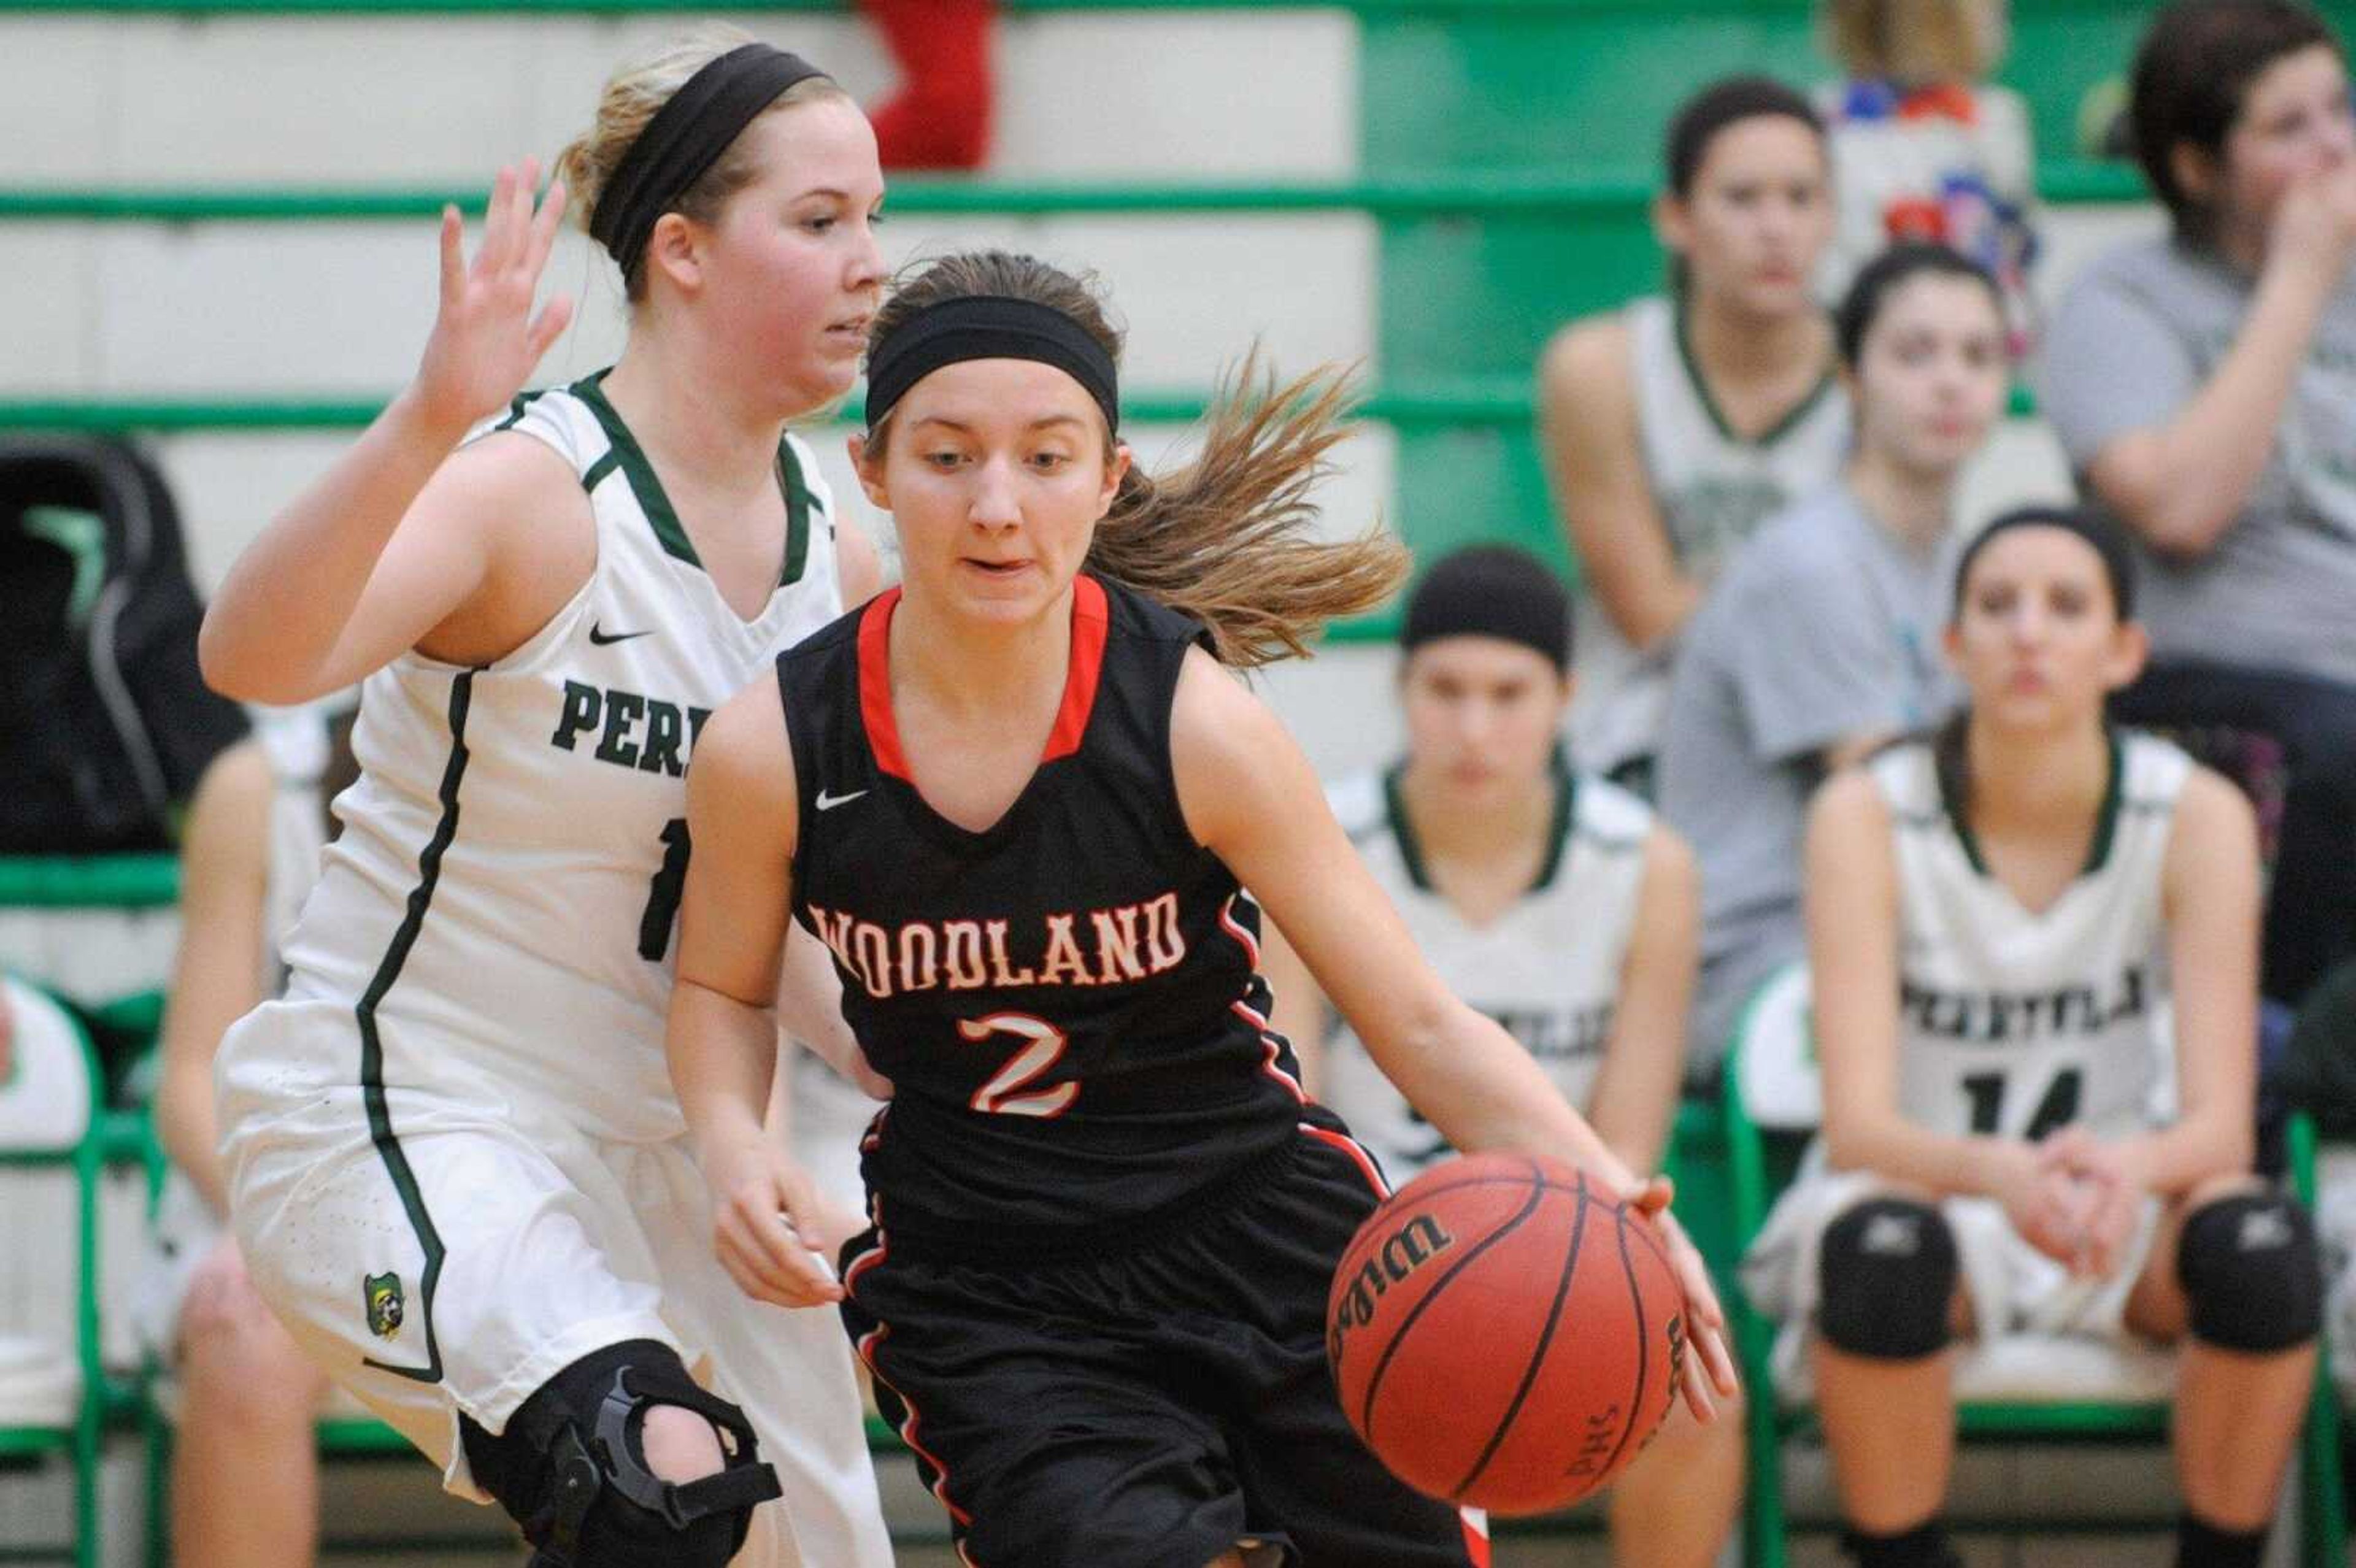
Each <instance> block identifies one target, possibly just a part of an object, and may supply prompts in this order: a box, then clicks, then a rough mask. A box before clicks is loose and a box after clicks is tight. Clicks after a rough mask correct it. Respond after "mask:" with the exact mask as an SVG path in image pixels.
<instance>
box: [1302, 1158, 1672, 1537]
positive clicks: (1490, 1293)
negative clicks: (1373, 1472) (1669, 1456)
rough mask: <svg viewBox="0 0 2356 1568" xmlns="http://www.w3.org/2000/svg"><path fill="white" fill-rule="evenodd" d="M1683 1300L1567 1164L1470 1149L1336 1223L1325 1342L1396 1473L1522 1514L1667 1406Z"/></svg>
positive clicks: (1612, 1465) (1370, 1439)
mask: <svg viewBox="0 0 2356 1568" xmlns="http://www.w3.org/2000/svg"><path fill="white" fill-rule="evenodd" d="M1685 1305H1686V1304H1685V1293H1684V1291H1683V1290H1682V1289H1681V1288H1680V1287H1679V1286H1678V1284H1677V1280H1676V1274H1675V1273H1674V1272H1673V1271H1672V1270H1671V1268H1670V1266H1669V1261H1668V1252H1667V1248H1666V1247H1665V1244H1664V1243H1663V1242H1662V1240H1661V1237H1660V1235H1659V1233H1658V1232H1656V1231H1655V1229H1654V1228H1653V1225H1652V1223H1651V1221H1648V1220H1646V1219H1645V1218H1644V1217H1643V1216H1642V1215H1640V1214H1638V1213H1636V1212H1634V1211H1631V1210H1629V1209H1628V1208H1626V1207H1625V1206H1623V1205H1622V1204H1621V1203H1620V1202H1619V1201H1618V1200H1615V1199H1612V1198H1611V1197H1609V1196H1607V1195H1606V1194H1604V1193H1603V1192H1602V1191H1601V1190H1599V1189H1596V1188H1594V1187H1592V1186H1590V1184H1589V1183H1588V1181H1587V1179H1586V1178H1585V1177H1584V1176H1583V1175H1581V1174H1580V1172H1579V1171H1578V1170H1577V1169H1576V1168H1573V1167H1571V1166H1569V1165H1568V1164H1565V1163H1563V1162H1562V1161H1559V1160H1553V1159H1546V1158H1542V1157H1534V1156H1530V1155H1520V1154H1483V1155H1471V1156H1467V1157H1463V1158H1461V1159H1454V1160H1451V1161H1449V1162H1448V1163H1446V1164H1445V1165H1441V1166H1439V1167H1437V1168H1433V1169H1431V1170H1429V1171H1427V1172H1425V1173H1424V1174H1423V1175H1422V1176H1420V1177H1419V1178H1418V1179H1415V1180H1414V1181H1412V1182H1410V1183H1408V1185H1407V1186H1406V1187H1404V1188H1401V1189H1399V1190H1398V1192H1397V1193H1395V1194H1393V1195H1392V1196H1391V1197H1390V1199H1389V1200H1387V1201H1386V1202H1385V1203H1384V1204H1383V1206H1382V1207H1381V1208H1379V1209H1377V1210H1376V1211H1375V1212H1374V1214H1373V1216H1372V1217H1370V1218H1369V1219H1368V1220H1367V1221H1366V1222H1365V1225H1364V1226H1363V1227H1361V1228H1360V1230H1359V1232H1358V1233H1357V1234H1356V1235H1355V1237H1353V1238H1351V1242H1350V1245H1349V1248H1348V1249H1347V1250H1346V1251H1345V1252H1344V1253H1343V1254H1342V1261H1341V1264H1340V1265H1339V1266H1338V1267H1337V1268H1336V1270H1335V1271H1334V1275H1333V1294H1332V1296H1329V1297H1328V1299H1327V1301H1326V1307H1325V1349H1326V1355H1327V1357H1328V1359H1329V1360H1331V1361H1332V1363H1333V1383H1334V1387H1335V1390H1336V1392H1338V1393H1339V1394H1340V1396H1341V1400H1342V1408H1343V1410H1344V1413H1347V1415H1348V1416H1349V1419H1350V1424H1351V1425H1353V1426H1354V1427H1355V1428H1356V1429H1357V1432H1358V1435H1359V1436H1360V1437H1362V1438H1364V1439H1365V1443H1366V1445H1367V1446H1368V1447H1369V1448H1371V1449H1373V1450H1374V1452H1375V1454H1376V1456H1378V1457H1379V1458H1380V1459H1381V1460H1382V1461H1383V1463H1384V1464H1386V1465H1387V1466H1388V1467H1390V1468H1391V1470H1392V1471H1393V1473H1395V1474H1396V1475H1398V1477H1399V1478H1400V1479H1401V1480H1403V1481H1406V1482H1407V1483H1408V1485H1409V1486H1412V1487H1415V1488H1418V1489H1419V1490H1421V1491H1424V1492H1428V1493H1430V1494H1431V1495H1432V1496H1434V1497H1440V1498H1445V1499H1449V1500H1451V1501H1452V1502H1458V1503H1464V1504H1468V1505H1471V1506H1473V1507H1477V1508H1484V1509H1490V1510H1491V1511H1493V1512H1495V1513H1501V1514H1509V1513H1537V1512H1543V1511H1545V1510H1546V1509H1555V1508H1561V1507H1564V1506H1565V1505H1567V1504H1569V1503H1574V1502H1577V1501H1578V1500H1579V1499H1581V1498H1583V1497H1585V1496H1587V1495H1588V1494H1589V1493H1590V1492H1592V1491H1594V1490H1595V1489H1596V1488H1599V1487H1601V1486H1602V1485H1603V1484H1604V1483H1606V1482H1607V1481H1609V1480H1611V1479H1612V1477H1614V1476H1616V1475H1618V1474H1619V1473H1620V1470H1621V1468H1622V1467H1624V1466H1625V1465H1626V1464H1627V1463H1628V1461H1629V1460H1631V1459H1633V1458H1634V1457H1635V1456H1636V1453H1637V1451H1638V1450H1639V1449H1641V1448H1643V1447H1644V1444H1645V1442H1646V1440H1647V1439H1649V1438H1650V1437H1651V1436H1652V1435H1653V1431H1654V1429H1655V1427H1657V1426H1658V1425H1659V1424H1660V1423H1661V1418H1662V1417H1663V1416H1665V1415H1666V1414H1667V1413H1668V1410H1669V1405H1670V1403H1671V1402H1672V1401H1673V1400H1674V1399H1675V1398H1676V1392H1677V1386H1678V1381H1679V1379H1680V1378H1681V1376H1682V1375H1683V1372H1684V1364H1685Z"/></svg>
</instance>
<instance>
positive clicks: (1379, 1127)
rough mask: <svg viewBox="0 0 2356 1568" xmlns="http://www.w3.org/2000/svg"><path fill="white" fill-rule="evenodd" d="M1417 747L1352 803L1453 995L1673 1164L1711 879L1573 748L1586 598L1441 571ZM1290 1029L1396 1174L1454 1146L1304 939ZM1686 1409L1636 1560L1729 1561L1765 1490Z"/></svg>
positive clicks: (1612, 1143)
mask: <svg viewBox="0 0 2356 1568" xmlns="http://www.w3.org/2000/svg"><path fill="white" fill-rule="evenodd" d="M1399 643H1400V648H1401V651H1402V653H1403V655H1404V659H1403V662H1402V665H1401V667H1400V670H1399V681H1398V698H1399V706H1400V709H1402V711H1403V713H1404V716H1405V718H1406V720H1407V731H1408V745H1407V756H1406V757H1405V758H1404V759H1402V760H1401V761H1400V762H1399V763H1398V764H1397V765H1396V766H1394V767H1393V768H1391V769H1390V770H1388V771H1387V772H1385V773H1363V774H1360V775H1358V776H1356V777H1355V778H1351V779H1346V780H1344V781H1342V782H1341V783H1339V784H1336V785H1334V787H1333V789H1332V790H1331V791H1330V792H1329V795H1328V798H1329V800H1330V801H1331V803H1332V805H1333V813H1334V816H1336V817H1338V818H1339V819H1340V821H1341V823H1342V826H1343V827H1344V829H1346V830H1347V831H1348V833H1349V834H1350V837H1351V838H1352V839H1353V840H1354V841H1355V843H1356V845H1357V848H1358V854H1359V856H1360V858H1361V859H1364V860H1365V863H1366V868H1367V869H1369V870H1370V871H1372V872H1373V873H1374V875H1375V880H1376V883H1378V884H1379V885H1380V886H1381V888H1382V890H1383V891H1384V892H1385V893H1386V894H1387V895H1388V896H1389V898H1390V901H1391V902H1392V903H1393V904H1394V905H1396V906H1397V907H1398V912H1399V914H1400V916H1401V917H1402V918H1403V919H1404V920H1405V921H1406V922H1407V926H1408V932H1409V933H1412V934H1413V935H1414V937H1415V941H1416V946H1417V947H1418V948H1419V949H1420V950H1421V951H1422V953H1423V955H1424V956H1425V957H1427V958H1429V959H1430V961H1431V964H1432V966H1433V967H1434V968H1435V969H1437V970H1438V971H1439V972H1440V978H1441V979H1442V980H1443V981H1445V982H1446V983H1447V986H1448V988H1449V989H1450V990H1451V991H1453V992H1455V993H1456V994H1457V995H1458V996H1460V997H1462V998H1463V999H1464V1000H1465V1001H1467V1002H1468V1003H1470V1004H1472V1007H1473V1008H1475V1009H1477V1010H1478V1011H1480V1012H1483V1013H1485V1014H1487V1015H1488V1016H1489V1017H1491V1018H1493V1019H1496V1020H1497V1021H1498V1022H1499V1023H1501V1024H1503V1025H1504V1026H1505V1029H1506V1030H1507V1032H1509V1033H1510V1034H1512V1035H1513V1037H1514V1038H1515V1040H1518V1041H1520V1042H1521V1044H1522V1046H1523V1047H1524V1049H1526V1050H1527V1051H1529V1053H1530V1054H1531V1055H1532V1056H1533V1057H1535V1058H1537V1062H1538V1065H1539V1066H1540V1067H1542V1068H1544V1069H1545V1070H1546V1072H1547V1076H1548V1077H1549V1078H1551V1079H1552V1080H1553V1081H1554V1083H1555V1086H1556V1087H1557V1088H1558V1089H1560V1090H1561V1091H1562V1093H1563V1095H1564V1097H1565V1098H1567V1099H1568V1100H1569V1102H1570V1103H1571V1104H1573V1105H1575V1106H1577V1107H1579V1109H1580V1112H1581V1113H1582V1114H1584V1115H1586V1116H1587V1117H1588V1119H1589V1120H1590V1123H1591V1124H1592V1125H1593V1126H1594V1128H1595V1132H1596V1136H1598V1137H1600V1138H1601V1139H1602V1140H1603V1141H1604V1143H1605V1144H1606V1145H1608V1146H1609V1147H1611V1149H1612V1152H1613V1153H1614V1154H1616V1155H1618V1156H1619V1157H1620V1158H1621V1159H1622V1162H1624V1163H1625V1164H1626V1165H1627V1166H1628V1168H1630V1169H1631V1170H1641V1171H1650V1170H1657V1169H1659V1168H1660V1167H1661V1155H1662V1150H1663V1147H1664V1146H1665V1143H1666V1141H1667V1138H1668V1132H1669V1123H1670V1119H1671V1117H1672V1116H1673V1115H1675V1113H1676V1102H1677V1084H1678V1080H1679V1071H1678V1069H1679V1066H1680V1064H1681V1063H1682V1061H1684V1057H1685V1028H1686V1007H1687V1002H1688V1001H1689V1000H1690V998H1691V997H1692V992H1693V972H1694V947H1695V942H1696V940H1697V934H1698V924H1699V920H1700V903H1701V889H1700V883H1699V880H1698V879H1697V876H1696V875H1695V872H1694V863H1693V856H1692V853H1691V852H1690V851H1689V850H1687V848H1686V847H1685V845H1684V843H1683V842H1682V841H1681V840H1679V839H1678V837H1677V836H1676V834H1674V833H1672V832H1670V831H1669V830H1668V829H1667V828H1665V827H1662V826H1660V824H1659V823H1658V822H1657V821H1655V818H1654V815H1653V813H1652V811H1651V809H1650V808H1649V807H1647V806H1646V805H1644V803H1643V802H1642V801H1639V800H1637V799H1636V798H1634V797H1633V796H1632V795H1629V794H1627V792H1625V791H1623V790H1621V789H1618V788H1616V787H1614V786H1613V785H1612V784H1609V783H1607V782H1605V781H1604V780H1602V779H1600V778H1596V777H1594V776H1593V775H1591V774H1587V773H1574V772H1573V771H1572V770H1571V766H1570V763H1569V760H1568V759H1566V758H1565V757H1564V755H1563V752H1562V748H1561V744H1560V740H1559V737H1560V735H1561V732H1562V719H1563V709H1564V708H1565V707H1566V706H1567V705H1568V704H1569V700H1570V693H1571V681H1570V673H1569V666H1570V651H1571V644H1570V601H1569V595H1567V594H1566V593H1565V592H1563V588H1562V584H1561V582H1560V581H1558V579H1557V578H1556V577H1555V575H1554V573H1553V572H1552V571H1548V570H1547V566H1546V564H1545V563H1544V562H1543V561H1540V560H1537V558H1536V557H1535V556H1532V555H1530V554H1528V553H1527V552H1526V551H1523V550H1518V549H1509V548H1505V547H1502V546H1491V545H1483V546H1474V547H1472V548H1471V549H1462V550H1458V551H1456V552H1455V553H1453V554H1451V555H1450V556H1448V557H1446V558H1445V559H1443V560H1440V561H1439V562H1437V563H1435V564H1434V565H1433V566H1432V568H1431V570H1430V571H1429V572H1427V573H1426V574H1425V576H1424V578H1423V581H1421V582H1420V583H1419V584H1418V585H1417V586H1416V590H1415V592H1414V593H1413V594H1411V595H1410V596H1409V597H1408V603H1407V622H1406V626H1405V628H1404V629H1403V631H1402V632H1401V634H1400V637H1399ZM1265 951H1266V955H1267V973H1268V976H1269V985H1270V986H1271V987H1273V989H1274V991H1275V997H1276V1010H1275V1013H1274V1019H1275V1023H1276V1027H1277V1032H1278V1033H1280V1034H1281V1035H1283V1036H1285V1037H1286V1038H1287V1039H1289V1040H1291V1041H1292V1042H1293V1046H1294V1049H1295V1050H1296V1051H1299V1052H1300V1054H1301V1062H1302V1065H1303V1067H1304V1068H1305V1069H1306V1071H1307V1072H1308V1083H1309V1087H1310V1091H1311V1093H1313V1094H1314V1095H1315V1096H1316V1097H1317V1099H1318V1100H1319V1101H1320V1102H1321V1103H1323V1104H1326V1105H1330V1106H1331V1107H1333V1110H1334V1111H1335V1112H1336V1113H1337V1114H1338V1115H1341V1116H1342V1118H1343V1119H1344V1121H1346V1122H1348V1123H1349V1125H1350V1128H1351V1130H1352V1132H1353V1133H1355V1135H1356V1136H1357V1137H1358V1139H1359V1140H1360V1141H1361V1142H1363V1143H1364V1144H1365V1146H1366V1147H1368V1148H1370V1149H1372V1150H1373V1151H1374V1153H1375V1155H1376V1157H1377V1158H1378V1159H1380V1160H1381V1162H1382V1167H1383V1171H1384V1174H1385V1175H1386V1176H1387V1177H1388V1178H1389V1179H1391V1180H1392V1181H1394V1182H1406V1181H1408V1180H1410V1179H1413V1178H1415V1177H1417V1176H1419V1175H1420V1174H1422V1173H1423V1172H1424V1171H1425V1170H1427V1169H1429V1168H1431V1167H1433V1166H1434V1165H1436V1164H1438V1163H1439V1162H1440V1160H1443V1159H1445V1158H1447V1157H1449V1156H1450V1155H1451V1154H1452V1153H1453V1152H1454V1150H1453V1149H1451V1147H1450V1146H1449V1143H1448V1140H1447V1139H1446V1138H1444V1137H1442V1136H1440V1134H1439V1132H1438V1131H1436V1130H1435V1129H1434V1128H1433V1127H1432V1125H1431V1124H1430V1122H1428V1121H1426V1120H1424V1118H1423V1117H1422V1116H1421V1115H1419V1114H1418V1113H1417V1112H1416V1110H1415V1108H1414V1107H1413V1106H1412V1105H1410V1104H1408V1101H1407V1097H1406V1096H1405V1095H1403V1094H1401V1093H1399V1092H1398V1088H1397V1087H1396V1086H1394V1085H1393V1084H1392V1083H1391V1081H1390V1080H1389V1079H1388V1078H1387V1077H1385V1076H1384V1075H1383V1072H1382V1069H1381V1068H1380V1067H1378V1066H1377V1065H1376V1062H1375V1059H1374V1057H1373V1056H1372V1055H1371V1054H1369V1053H1368V1051H1367V1050H1366V1047H1365V1042H1364V1041H1362V1040H1359V1038H1358V1036H1357V1034H1356V1031H1355V1030H1354V1029H1350V1028H1349V1026H1348V1025H1347V1024H1346V1023H1345V1022H1344V1020H1343V1019H1342V1018H1341V1016H1340V1014H1339V1013H1338V1012H1337V1011H1335V1010H1334V1009H1333V1007H1332V1006H1331V1004H1330V1003H1329V1002H1328V1001H1327V1000H1326V997H1325V996H1324V994H1323V992H1322V991H1320V990H1319V989H1318V987H1317V984H1316V982H1315V981H1314V980H1313V979H1312V977H1311V976H1310V974H1309V970H1308V966H1307V965H1304V964H1302V963H1301V959H1300V957H1299V956H1298V955H1296V954H1294V953H1293V951H1292V950H1291V948H1290V945H1289V944H1286V943H1285V942H1284V941H1283V939H1282V937H1281V936H1280V935H1279V934H1277V933H1269V939H1268V941H1267V943H1266V947H1265ZM1730 1414H1731V1413H1730V1412H1721V1413H1720V1415H1721V1419H1720V1420H1719V1421H1717V1422H1713V1423H1712V1424H1709V1425H1708V1426H1704V1425H1702V1424H1699V1423H1697V1422H1696V1421H1694V1420H1692V1419H1691V1418H1690V1417H1689V1416H1688V1415H1684V1414H1680V1413H1676V1412H1674V1411H1673V1412H1671V1413H1670V1415H1669V1417H1668V1421H1667V1424H1665V1426H1664V1427H1663V1428H1662V1430H1661V1432H1660V1433H1659V1435H1656V1436H1655V1438H1654V1439H1653V1441H1652V1445H1651V1446H1649V1447H1648V1448H1647V1449H1646V1450H1645V1452H1644V1456H1643V1457H1642V1458H1640V1459H1638V1460H1637V1461H1636V1462H1635V1463H1634V1464H1633V1466H1632V1467H1630V1468H1629V1470H1628V1472H1627V1474H1626V1475H1624V1476H1623V1477H1621V1479H1620V1480H1619V1481H1618V1483H1617V1484H1615V1485H1614V1486H1613V1488H1612V1504H1611V1517H1612V1561H1613V1562H1614V1563H1616V1564H1618V1568H1708V1565H1709V1564H1711V1563H1716V1562H1717V1561H1718V1553H1719V1547H1720V1546H1721V1545H1723V1544H1724V1542H1725V1540H1726V1536H1727V1532H1728V1531H1729V1529H1730V1527H1731V1526H1732V1524H1733V1520H1734V1512H1735V1509H1736V1508H1737V1507H1738V1506H1739V1504H1740V1500H1741V1496H1742V1437H1741V1430H1742V1427H1741V1423H1740V1421H1737V1420H1733V1419H1726V1418H1725V1417H1728V1416H1730Z"/></svg>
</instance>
